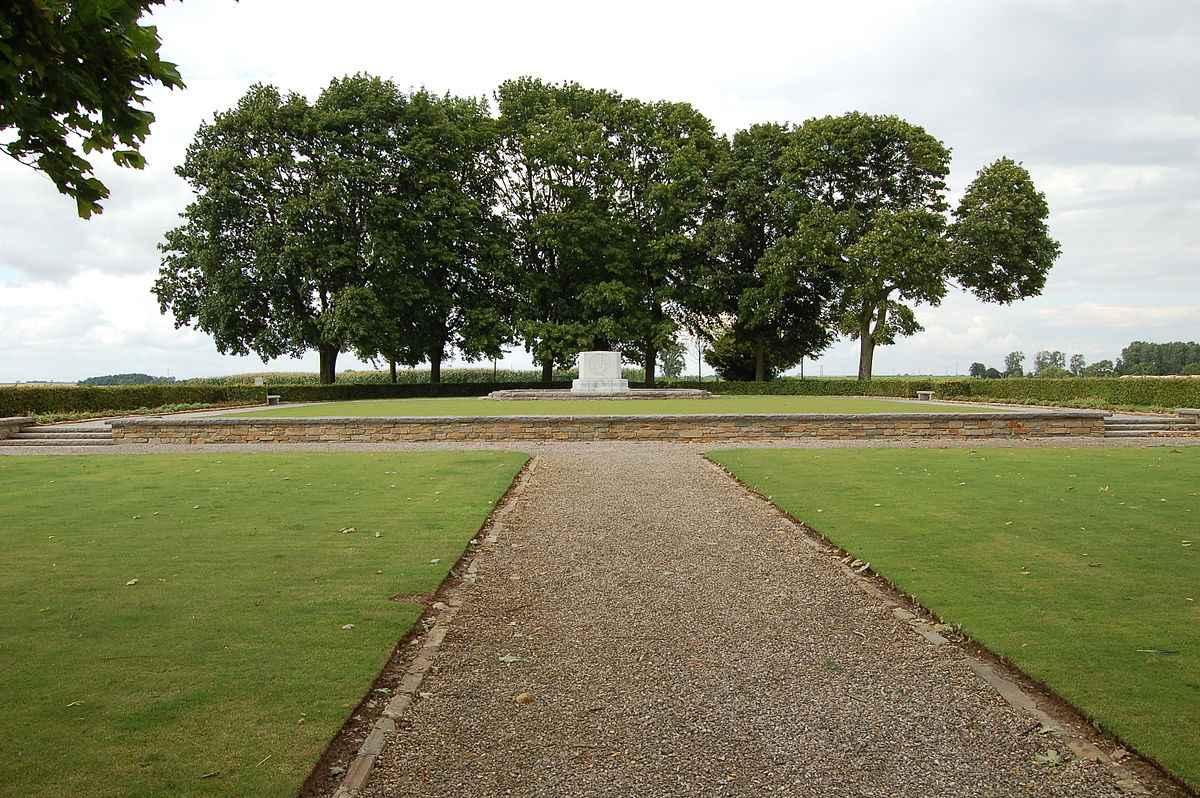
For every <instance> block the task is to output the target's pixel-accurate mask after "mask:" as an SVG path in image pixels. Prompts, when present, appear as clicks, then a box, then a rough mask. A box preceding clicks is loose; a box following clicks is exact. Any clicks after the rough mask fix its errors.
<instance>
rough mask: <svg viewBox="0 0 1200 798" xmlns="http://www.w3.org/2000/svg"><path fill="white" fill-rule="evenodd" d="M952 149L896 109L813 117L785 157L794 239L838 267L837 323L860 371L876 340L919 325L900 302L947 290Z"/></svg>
mask: <svg viewBox="0 0 1200 798" xmlns="http://www.w3.org/2000/svg"><path fill="white" fill-rule="evenodd" d="M949 161H950V152H949V150H947V149H946V148H945V147H944V146H943V145H942V143H941V142H939V141H938V140H937V139H935V138H934V137H933V136H930V135H929V134H928V133H926V132H925V131H924V130H922V129H921V128H919V127H917V126H915V125H912V124H909V123H908V122H905V121H904V120H902V119H899V118H897V117H894V116H870V115H867V114H861V113H849V114H845V115H843V116H839V117H824V118H821V119H811V120H809V121H807V122H805V123H804V124H803V125H801V126H800V127H799V128H798V129H797V130H796V132H795V135H794V136H793V137H792V139H791V142H790V146H789V147H788V151H787V153H786V154H785V156H784V162H785V164H786V168H785V170H784V176H785V187H784V191H785V192H786V193H787V194H788V196H789V201H790V202H792V203H793V204H795V205H796V206H798V208H799V209H800V210H799V226H800V230H801V232H800V237H801V238H803V239H804V240H805V241H809V242H814V243H816V242H820V245H819V246H809V247H808V249H809V251H812V252H813V253H814V254H815V255H816V256H817V257H818V258H820V259H822V260H823V261H824V262H825V266H826V268H827V269H828V270H829V271H830V272H834V273H836V275H837V277H836V281H837V284H838V291H837V298H836V308H835V311H836V317H835V320H836V324H837V326H838V329H839V330H840V331H841V332H842V333H844V334H846V335H849V336H850V337H851V338H856V339H858V341H859V374H858V376H859V379H870V378H871V369H872V362H873V357H874V351H875V346H876V345H877V344H889V343H892V342H893V341H894V340H895V338H896V337H897V336H899V335H911V334H912V333H914V332H916V331H917V330H919V329H920V325H919V324H918V323H917V321H916V317H915V315H914V314H913V311H912V309H911V308H910V307H909V305H908V304H907V303H916V302H927V303H931V304H936V303H937V302H938V301H940V300H941V298H942V296H943V295H944V294H945V292H946V276H947V265H948V258H947V246H946V243H945V240H944V238H943V233H944V230H945V226H946V222H945V217H944V213H945V211H946V210H947V206H946V204H945V200H944V193H945V190H946V184H945V182H944V179H945V177H946V174H947V172H948V171H949Z"/></svg>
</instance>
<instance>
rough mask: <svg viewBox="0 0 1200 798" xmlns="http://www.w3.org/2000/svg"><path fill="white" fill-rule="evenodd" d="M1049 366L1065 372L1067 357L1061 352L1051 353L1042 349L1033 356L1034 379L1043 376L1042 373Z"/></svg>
mask: <svg viewBox="0 0 1200 798" xmlns="http://www.w3.org/2000/svg"><path fill="white" fill-rule="evenodd" d="M1051 366H1053V367H1054V368H1056V369H1061V370H1063V371H1066V370H1067V356H1066V355H1065V354H1063V353H1062V352H1058V351H1051V350H1049V349H1043V350H1042V351H1040V352H1038V353H1037V354H1036V355H1034V356H1033V374H1034V376H1035V377H1043V376H1045V375H1044V374H1043V373H1042V372H1044V371H1045V370H1046V369H1047V368H1049V367H1051ZM1068 373H1069V372H1068Z"/></svg>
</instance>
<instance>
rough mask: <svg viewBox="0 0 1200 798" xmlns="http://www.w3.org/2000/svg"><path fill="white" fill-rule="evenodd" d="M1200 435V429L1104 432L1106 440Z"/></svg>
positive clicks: (1113, 430) (1118, 430) (1110, 430)
mask: <svg viewBox="0 0 1200 798" xmlns="http://www.w3.org/2000/svg"><path fill="white" fill-rule="evenodd" d="M1195 435H1200V429H1152V430H1149V429H1111V428H1106V429H1105V430H1104V437H1106V438H1181V437H1187V436H1195Z"/></svg>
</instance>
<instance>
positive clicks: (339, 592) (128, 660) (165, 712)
mask: <svg viewBox="0 0 1200 798" xmlns="http://www.w3.org/2000/svg"><path fill="white" fill-rule="evenodd" d="M525 460H526V456H525V455H523V454H514V453H508V452H408V453H403V454H401V453H388V454H384V453H347V452H336V453H334V452H306V453H294V452H273V453H263V454H250V453H247V454H219V455H214V454H187V455H141V456H106V455H93V456H83V457H6V458H2V459H0V493H2V495H3V500H2V501H0V674H3V677H2V678H0V706H3V707H4V711H3V713H0V796H10V795H11V796H22V798H30V796H47V797H49V796H55V798H58V797H59V796H71V797H72V798H100V796H105V797H108V796H113V797H114V798H115V797H116V796H179V798H188V797H189V796H256V797H258V796H264V797H270V796H280V797H281V798H285V797H286V798H292V797H293V796H295V795H296V793H297V791H298V790H299V788H300V785H301V784H302V783H303V782H304V780H305V778H306V777H307V776H308V773H309V772H310V770H311V769H312V768H313V767H314V766H315V765H316V763H317V760H318V758H319V757H320V755H321V754H322V752H323V751H324V749H325V747H326V746H327V745H328V743H329V741H330V739H331V738H332V736H333V735H334V733H335V732H336V731H337V730H338V729H339V728H340V727H341V725H342V723H343V722H344V721H345V720H346V718H347V717H348V716H349V714H350V713H351V712H352V711H353V708H354V707H355V706H357V705H358V703H359V701H360V700H361V699H362V698H363V696H364V695H365V694H366V693H367V691H368V690H369V688H370V685H371V682H372V681H373V680H374V678H375V676H376V675H377V674H378V672H379V669H380V668H381V667H382V665H383V663H384V661H385V660H386V659H387V657H388V654H389V652H390V651H391V649H392V647H393V646H394V645H395V643H396V641H398V640H399V639H400V638H401V637H402V636H403V635H404V634H405V632H407V630H408V628H409V627H410V625H411V624H412V623H413V621H414V620H415V619H416V618H417V616H418V615H419V614H420V612H421V611H422V607H421V606H420V605H419V604H416V603H412V602H410V601H408V600H405V598H406V597H412V596H417V595H421V594H427V593H429V592H430V591H432V590H434V589H435V588H436V587H437V586H438V585H439V584H440V583H441V582H442V580H443V579H444V578H445V576H446V573H447V571H448V569H449V568H450V567H451V566H452V565H453V564H454V563H455V561H456V560H457V559H458V557H459V556H460V555H461V554H462V552H463V550H464V548H465V547H466V546H467V541H468V540H469V539H470V538H471V537H472V536H473V535H474V534H475V533H476V532H477V531H478V529H479V527H480V525H481V524H482V523H483V522H484V520H485V519H486V518H487V516H488V514H489V512H490V511H491V509H492V507H493V502H494V501H496V500H497V499H499V497H500V495H501V494H502V493H503V492H504V490H505V489H506V488H507V487H508V486H509V484H510V483H511V481H512V478H513V475H514V474H515V473H516V471H517V470H518V469H519V468H520V467H521V464H522V463H523V462H524V461H525ZM351 528H353V531H343V530H348V529H351Z"/></svg>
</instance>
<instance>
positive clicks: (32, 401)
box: [0, 384, 267, 416]
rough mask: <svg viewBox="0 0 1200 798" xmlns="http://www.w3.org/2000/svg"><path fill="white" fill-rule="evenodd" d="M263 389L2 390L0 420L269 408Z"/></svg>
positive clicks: (123, 387)
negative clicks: (193, 407) (203, 407)
mask: <svg viewBox="0 0 1200 798" xmlns="http://www.w3.org/2000/svg"><path fill="white" fill-rule="evenodd" d="M266 402H267V390H266V388H264V387H263V386H261V385H258V386H255V385H231V386H220V385H179V384H174V385H115V386H78V385H64V386H56V387H40V386H24V385H17V386H13V387H11V388H0V416H27V415H35V414H39V413H107V412H109V411H114V410H115V411H119V412H120V411H127V410H138V409H140V408H143V407H163V406H164V405H175V404H179V405H183V404H210V405H217V404H266Z"/></svg>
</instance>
